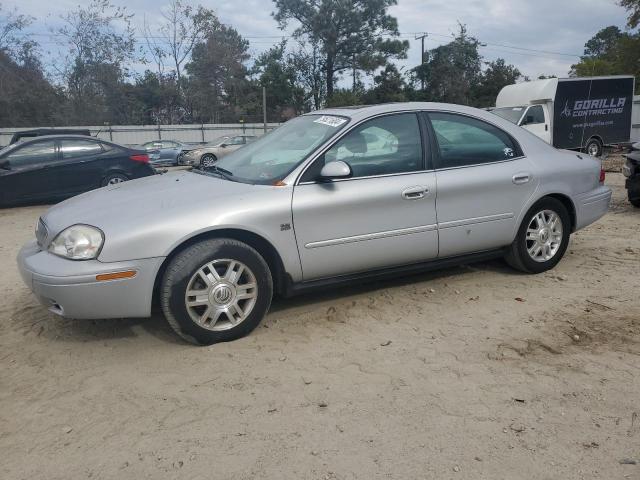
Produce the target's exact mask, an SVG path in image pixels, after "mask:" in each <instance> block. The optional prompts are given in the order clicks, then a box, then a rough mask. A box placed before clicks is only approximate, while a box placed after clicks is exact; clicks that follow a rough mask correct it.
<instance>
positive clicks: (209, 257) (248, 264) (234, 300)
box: [160, 238, 273, 345]
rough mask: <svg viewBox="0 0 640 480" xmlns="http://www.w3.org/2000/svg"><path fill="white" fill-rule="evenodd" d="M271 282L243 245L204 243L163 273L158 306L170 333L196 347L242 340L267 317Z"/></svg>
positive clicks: (262, 262)
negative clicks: (169, 326) (172, 331)
mask: <svg viewBox="0 0 640 480" xmlns="http://www.w3.org/2000/svg"><path fill="white" fill-rule="evenodd" d="M272 296H273V280H272V278H271V272H270V270H269V266H268V265H267V263H266V262H265V260H264V258H262V256H261V255H260V254H259V253H258V252H257V251H256V250H254V249H253V248H251V247H250V246H249V245H246V244H245V243H242V242H239V241H237V240H232V239H228V238H220V239H212V240H203V241H201V242H198V243H196V244H194V245H192V246H190V247H188V248H186V249H185V250H183V251H182V252H180V253H179V254H178V255H176V256H175V257H174V258H173V259H172V260H171V262H170V263H169V265H168V267H167V270H166V271H165V273H164V276H163V278H162V283H161V290H160V305H161V307H162V311H163V312H164V315H165V317H166V318H167V321H168V322H169V325H171V328H173V330H174V331H175V332H176V333H177V334H178V335H180V336H181V337H182V338H183V339H185V340H186V341H188V342H190V343H194V344H196V345H211V344H214V343H218V342H228V341H231V340H235V339H237V338H240V337H244V336H245V335H247V334H248V333H249V332H251V331H252V330H253V329H254V328H256V327H257V326H258V324H259V323H260V321H261V320H262V318H263V317H264V316H265V315H266V313H267V310H269V306H270V305H271V298H272Z"/></svg>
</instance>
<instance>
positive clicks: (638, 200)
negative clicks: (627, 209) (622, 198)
mask: <svg viewBox="0 0 640 480" xmlns="http://www.w3.org/2000/svg"><path fill="white" fill-rule="evenodd" d="M627 198H629V203H630V204H631V205H633V206H634V207H636V208H640V197H633V198H631V194H630V193H627Z"/></svg>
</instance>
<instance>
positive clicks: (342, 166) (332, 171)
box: [320, 160, 353, 181]
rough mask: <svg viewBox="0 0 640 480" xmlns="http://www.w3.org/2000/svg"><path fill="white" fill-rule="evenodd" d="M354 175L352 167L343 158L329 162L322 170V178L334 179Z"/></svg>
mask: <svg viewBox="0 0 640 480" xmlns="http://www.w3.org/2000/svg"><path fill="white" fill-rule="evenodd" d="M351 175H353V172H352V171H351V167H350V166H349V165H348V164H346V163H345V162H343V161H342V160H336V161H335V162H329V163H327V164H325V166H324V167H322V170H320V179H321V180H325V181H326V180H333V179H334V178H349V177H350V176H351Z"/></svg>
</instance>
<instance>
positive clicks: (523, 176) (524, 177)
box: [512, 173, 531, 185]
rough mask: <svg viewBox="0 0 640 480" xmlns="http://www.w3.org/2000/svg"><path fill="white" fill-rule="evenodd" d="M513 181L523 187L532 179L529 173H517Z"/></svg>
mask: <svg viewBox="0 0 640 480" xmlns="http://www.w3.org/2000/svg"><path fill="white" fill-rule="evenodd" d="M512 180H513V183H515V184H516V185H522V184H523V183H528V182H529V180H531V177H530V175H529V174H528V173H516V174H515V175H514V176H513V179H512Z"/></svg>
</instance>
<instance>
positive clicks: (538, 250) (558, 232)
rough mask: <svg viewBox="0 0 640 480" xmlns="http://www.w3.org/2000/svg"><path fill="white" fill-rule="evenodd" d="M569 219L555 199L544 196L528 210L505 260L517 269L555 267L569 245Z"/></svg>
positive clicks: (537, 269) (534, 270) (565, 211)
mask: <svg viewBox="0 0 640 480" xmlns="http://www.w3.org/2000/svg"><path fill="white" fill-rule="evenodd" d="M570 233H571V219H570V218H569V213H568V212H567V209H566V208H565V206H564V205H563V204H562V203H561V202H560V201H558V200H556V199H555V198H549V197H546V198H543V199H542V200H540V201H539V202H538V203H536V204H535V205H534V206H533V207H531V208H530V209H529V211H528V212H527V214H526V215H525V216H524V219H523V220H522V224H520V228H519V229H518V234H517V235H516V239H515V240H514V241H513V243H512V244H511V247H510V248H509V252H508V253H507V256H506V257H505V259H506V260H507V263H508V264H509V265H511V266H512V267H513V268H515V269H517V270H521V271H523V272H527V273H542V272H545V271H547V270H550V269H552V268H553V267H555V266H556V265H557V264H558V262H559V261H560V259H562V257H563V255H564V253H565V251H566V250H567V246H568V245H569V234H570Z"/></svg>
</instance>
